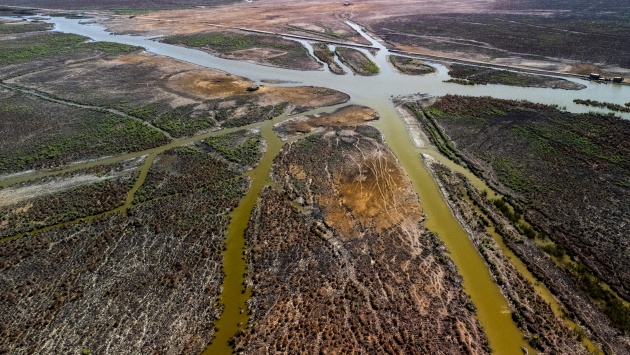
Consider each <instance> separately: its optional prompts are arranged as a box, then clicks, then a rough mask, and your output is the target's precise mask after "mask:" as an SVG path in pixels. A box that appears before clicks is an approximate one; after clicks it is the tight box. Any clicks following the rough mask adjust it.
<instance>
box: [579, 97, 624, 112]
mask: <svg viewBox="0 0 630 355" xmlns="http://www.w3.org/2000/svg"><path fill="white" fill-rule="evenodd" d="M573 102H575V103H576V104H578V105H585V106H592V107H601V108H607V109H609V110H611V111H618V112H626V113H627V112H630V102H628V103H627V104H625V106H626V107H624V106H622V105H618V104H613V103H610V102H601V101H595V100H581V99H575V100H573Z"/></svg>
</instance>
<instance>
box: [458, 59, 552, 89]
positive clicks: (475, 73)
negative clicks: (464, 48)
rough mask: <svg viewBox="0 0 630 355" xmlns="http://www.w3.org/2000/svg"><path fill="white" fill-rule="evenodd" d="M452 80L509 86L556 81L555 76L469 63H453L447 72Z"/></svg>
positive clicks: (469, 83)
mask: <svg viewBox="0 0 630 355" xmlns="http://www.w3.org/2000/svg"><path fill="white" fill-rule="evenodd" d="M448 75H450V76H451V77H452V79H449V80H446V82H453V83H457V84H462V85H475V84H479V85H486V84H501V85H510V86H534V87H535V86H544V85H545V84H546V83H548V82H549V81H558V80H559V79H556V78H547V77H543V76H539V75H532V74H525V73H517V72H512V71H507V70H498V69H492V68H485V67H477V66H470V65H461V64H453V65H451V68H450V70H449V72H448Z"/></svg>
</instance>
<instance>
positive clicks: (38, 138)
mask: <svg viewBox="0 0 630 355" xmlns="http://www.w3.org/2000/svg"><path fill="white" fill-rule="evenodd" d="M42 101H43V100H35V101H32V100H31V101H28V100H27V101H21V100H13V101H5V102H4V104H3V105H0V117H2V116H5V115H11V116H15V117H25V118H28V119H31V120H37V119H41V120H42V124H48V122H45V118H47V117H48V115H51V113H52V114H54V115H67V114H73V115H74V117H75V119H74V120H71V121H69V122H67V123H64V124H63V125H62V126H61V127H57V125H56V124H54V123H52V125H50V128H47V129H46V130H45V131H44V132H45V133H46V134H38V132H33V133H32V134H33V137H32V138H31V139H29V140H18V141H15V142H11V141H7V142H6V144H8V145H6V146H5V147H11V148H10V149H2V150H0V174H2V173H10V172H16V171H23V170H28V169H33V168H47V167H55V166H59V165H65V164H67V163H68V162H71V161H73V160H78V159H86V158H92V157H101V156H105V155H113V154H120V153H125V152H130V151H139V150H144V149H148V148H152V147H156V146H159V145H162V144H165V143H167V142H168V139H167V138H166V137H164V135H162V134H161V133H160V132H158V131H156V130H154V129H151V128H150V127H147V126H146V125H144V124H142V123H141V122H137V121H134V120H132V119H129V118H125V117H121V116H116V115H112V114H106V113H103V112H98V111H94V110H88V109H79V108H76V109H75V108H72V109H68V108H65V107H62V106H60V105H57V104H53V105H47V106H43V107H46V109H48V110H53V111H52V112H51V111H49V112H44V111H41V110H40V109H39V108H38V107H33V106H25V104H35V105H37V104H38V103H42V104H44V103H43V102H42ZM57 109H58V110H60V111H59V112H54V110H57ZM68 110H69V111H68ZM70 112H71V113H70ZM52 117H56V116H52ZM20 134H22V133H20Z"/></svg>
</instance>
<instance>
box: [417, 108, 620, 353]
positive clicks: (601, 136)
mask: <svg viewBox="0 0 630 355" xmlns="http://www.w3.org/2000/svg"><path fill="white" fill-rule="evenodd" d="M416 112H418V111H416ZM418 114H419V115H420V117H421V118H422V120H423V127H424V128H425V130H426V131H427V133H428V135H429V137H430V138H431V139H432V141H433V142H434V144H436V146H437V147H438V148H439V149H440V150H441V151H443V152H444V153H445V154H446V155H448V156H450V157H451V158H452V159H453V160H456V161H459V162H460V163H461V164H464V165H466V166H468V168H470V169H471V170H472V171H474V172H475V173H476V174H478V175H479V176H481V177H483V178H485V179H486V180H487V181H488V182H489V183H490V185H491V186H492V187H493V188H495V189H497V190H498V191H499V192H501V193H502V194H503V195H504V196H505V197H504V198H505V199H507V200H508V201H509V203H510V204H511V205H512V206H514V210H512V208H511V207H506V205H505V203H504V202H496V201H495V202H494V203H493V204H492V205H493V206H494V207H496V208H497V209H498V210H499V211H500V212H501V214H502V215H504V216H506V217H508V221H510V224H512V225H513V227H512V228H514V230H515V231H516V233H517V234H518V235H523V236H525V237H528V238H534V237H537V238H540V239H547V238H550V239H551V240H553V241H554V242H555V243H556V245H557V246H554V247H547V248H545V250H546V251H547V252H549V253H550V254H552V255H554V256H556V257H561V256H564V254H565V253H566V254H568V255H570V256H572V257H574V258H576V259H577V260H579V263H567V262H564V263H563V262H560V263H557V266H556V265H555V264H554V265H551V266H549V268H548V270H544V269H539V270H538V271H537V274H536V275H537V276H538V277H540V278H543V279H545V280H546V282H545V283H546V284H547V283H548V284H550V285H552V289H553V288H554V287H553V286H554V285H555V283H554V281H551V280H550V278H551V277H552V276H550V275H558V273H561V274H563V275H564V276H563V277H561V279H563V278H564V279H570V280H569V281H566V282H570V283H575V286H574V287H577V288H579V289H580V290H582V292H584V293H583V294H582V295H583V296H582V299H581V300H580V301H579V302H577V301H574V302H569V304H572V305H573V306H574V309H572V311H573V312H575V313H576V314H577V317H578V319H582V320H583V321H585V322H586V325H587V326H593V328H594V329H598V328H599V330H597V331H594V332H595V333H596V334H597V336H600V337H601V338H603V339H606V340H605V341H604V342H605V343H606V349H615V350H613V352H619V351H620V349H624V345H621V344H622V343H621V342H620V339H618V338H617V337H615V336H613V335H611V334H614V333H615V331H614V330H610V327H611V326H612V327H616V328H617V331H619V332H620V334H627V332H628V328H627V327H628V319H629V315H630V309H629V308H628V307H627V305H625V304H624V302H623V300H622V298H625V297H627V292H628V290H627V289H626V285H627V283H628V280H627V278H628V268H627V266H626V265H625V263H624V262H623V260H624V259H625V257H626V254H627V251H626V250H624V248H620V247H619V246H620V245H622V244H623V239H624V235H625V232H624V230H623V227H621V226H623V225H625V222H624V221H626V220H627V212H628V211H626V210H627V207H628V206H627V204H626V203H624V202H622V201H625V200H627V198H630V196H628V189H627V184H626V181H627V180H628V179H629V177H630V175H629V171H628V164H627V163H628V161H627V157H628V156H629V152H628V151H627V147H626V146H625V145H624V144H623V143H622V142H623V141H624V140H625V138H624V137H627V135H628V134H629V133H630V131H628V129H630V126H629V125H628V122H627V121H624V120H620V119H618V118H615V117H611V116H608V115H598V114H570V113H567V112H563V111H560V110H558V109H557V108H554V107H550V106H545V105H539V104H534V103H530V102H524V101H506V100H497V99H492V98H488V97H483V98H473V97H462V96H445V97H442V98H439V99H437V100H436V101H435V102H434V103H432V104H429V105H427V107H426V108H425V109H424V110H423V112H422V113H419V112H418ZM624 196H626V197H624ZM521 214H522V217H523V218H525V220H526V221H527V222H529V223H523V222H521V218H522V217H521V216H520V215H521ZM586 215H588V216H590V217H589V218H582V217H581V216H586ZM530 224H531V226H533V227H534V229H535V231H534V230H532V228H531V227H530V226H529V225H530ZM518 248H521V247H518ZM527 253H530V254H531V253H535V251H531V250H530V251H529V252H525V251H521V252H517V254H520V255H519V256H523V258H524V259H525V260H526V263H527V260H528V259H529V258H528V257H527ZM529 260H531V261H530V262H531V263H530V264H528V267H532V268H534V269H535V267H534V266H533V264H534V261H533V260H532V259H529ZM557 268H559V269H560V270H556V269H557ZM551 269H553V270H551ZM550 270H551V271H550ZM594 275H596V277H595V276H594ZM598 279H600V280H604V281H605V282H606V283H608V284H609V285H610V286H611V287H612V289H613V290H614V291H616V292H617V293H618V295H617V294H615V292H613V291H610V290H606V287H604V286H603V285H602V284H601V282H600V281H599V280H598ZM555 286H556V288H555V289H556V290H559V289H560V287H559V286H557V285H555ZM558 292H560V293H562V291H558ZM573 292H575V290H574V291H573ZM567 297H568V296H567ZM571 297H575V295H573V296H571ZM585 302H587V303H588V302H592V304H594V305H596V306H597V307H598V308H599V309H600V310H601V312H602V315H603V314H605V315H606V317H607V318H608V319H607V320H602V318H604V319H605V317H601V316H600V317H599V318H598V319H597V320H593V321H592V322H589V321H586V318H588V316H587V314H589V312H592V311H589V310H588V309H589V308H588V306H583V307H581V306H575V305H576V304H577V305H579V304H584V303H585ZM584 317H586V318H584ZM590 323H593V324H595V325H592V324H590ZM606 323H608V324H610V325H608V326H606ZM607 327H608V328H607ZM622 352H623V351H622Z"/></svg>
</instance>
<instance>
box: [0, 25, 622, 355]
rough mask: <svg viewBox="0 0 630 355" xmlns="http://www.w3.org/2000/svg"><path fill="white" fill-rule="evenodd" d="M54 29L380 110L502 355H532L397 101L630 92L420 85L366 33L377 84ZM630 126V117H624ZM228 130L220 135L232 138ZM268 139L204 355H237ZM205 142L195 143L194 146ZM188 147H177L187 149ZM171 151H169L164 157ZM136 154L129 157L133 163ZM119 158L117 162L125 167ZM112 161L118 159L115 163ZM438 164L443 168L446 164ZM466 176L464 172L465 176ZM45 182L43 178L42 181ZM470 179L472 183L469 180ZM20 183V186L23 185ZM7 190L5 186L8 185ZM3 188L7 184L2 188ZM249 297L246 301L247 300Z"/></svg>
mask: <svg viewBox="0 0 630 355" xmlns="http://www.w3.org/2000/svg"><path fill="white" fill-rule="evenodd" d="M48 22H51V23H54V24H55V30H58V31H61V32H69V33H75V34H80V35H84V36H88V37H90V38H92V39H94V40H99V41H112V42H119V43H125V44H131V45H136V46H142V47H145V48H146V49H147V51H149V52H152V53H155V54H160V55H164V56H167V57H171V58H175V59H179V60H183V61H186V62H190V63H193V64H197V65H201V66H205V67H210V68H215V69H220V70H224V71H226V72H229V73H231V74H234V75H239V76H243V77H247V78H250V79H252V80H255V81H262V80H265V79H267V80H269V79H271V80H282V81H285V82H290V83H289V84H282V85H286V86H291V85H315V86H321V87H328V88H331V89H335V90H339V91H342V92H345V93H347V94H349V95H350V96H351V98H352V101H351V103H355V104H359V105H365V106H369V107H372V108H373V109H375V110H376V111H377V112H378V113H379V115H380V117H381V119H380V120H379V121H377V122H375V123H374V126H375V127H377V128H378V129H380V130H381V132H382V133H383V136H384V138H385V141H386V142H387V144H388V145H389V147H390V148H391V149H392V151H393V153H394V154H395V155H396V157H397V158H398V160H399V162H400V164H401V165H402V167H403V169H404V170H405V171H406V172H407V174H408V176H409V177H410V179H411V181H412V183H413V186H414V188H415V190H416V191H417V193H418V195H419V197H420V201H421V204H422V207H423V209H424V213H425V215H426V217H427V220H426V222H425V226H426V227H427V228H428V229H430V230H431V231H433V232H436V233H437V234H438V236H439V237H440V238H441V239H442V240H443V241H444V243H445V244H446V246H447V248H448V249H449V251H450V253H451V254H450V255H451V258H452V259H453V261H454V262H455V264H456V266H457V268H458V270H459V272H460V274H461V275H462V276H463V279H464V289H465V291H466V293H467V294H468V295H469V296H470V297H471V299H472V301H473V303H474V304H475V306H476V307H477V316H478V319H479V321H480V323H481V325H482V326H483V328H484V329H485V331H486V333H487V335H488V338H489V340H490V346H491V348H492V350H493V351H494V352H495V353H497V354H519V353H520V352H521V348H528V349H529V350H530V353H533V350H532V349H531V348H530V347H529V346H528V345H527V344H526V343H525V342H524V340H523V334H522V333H521V332H520V331H519V329H518V328H517V327H516V325H515V324H514V322H513V321H512V319H511V312H510V308H509V307H508V304H507V301H506V300H505V298H504V297H503V296H502V294H501V293H500V291H499V287H498V286H497V285H496V284H495V283H494V282H493V281H492V278H491V276H490V273H489V270H488V269H487V267H486V265H485V263H484V262H483V259H482V258H481V256H480V255H479V253H478V252H477V250H476V248H475V247H474V245H473V243H472V242H471V240H470V239H469V238H468V235H467V234H466V233H465V231H464V230H463V229H462V228H461V226H460V225H459V223H458V221H457V220H456V219H455V217H454V216H453V215H452V213H451V211H450V209H449V207H448V205H447V203H446V202H445V201H444V199H443V197H442V195H441V193H440V191H439V188H438V186H437V184H436V182H435V181H434V180H433V178H432V176H431V175H430V174H429V172H428V171H427V170H426V168H425V167H424V165H423V163H422V161H421V159H420V149H418V148H416V147H415V146H414V144H413V142H412V140H411V139H410V137H409V135H408V134H407V127H406V125H405V123H404V122H403V121H402V120H401V119H400V117H398V114H397V112H396V110H395V108H394V105H393V103H392V102H391V97H392V96H400V95H410V94H415V93H428V94H430V95H434V96H440V95H444V94H461V95H471V96H485V95H489V96H493V97H496V98H501V99H518V100H521V99H526V100H530V101H533V102H539V103H544V104H557V105H559V106H563V107H566V108H567V110H569V111H571V112H587V111H591V110H593V111H601V112H607V111H606V110H599V109H594V108H590V107H584V106H579V105H575V104H574V103H573V99H575V98H581V99H593V100H599V101H606V102H612V103H617V104H624V103H625V102H627V98H628V97H630V87H622V86H617V85H599V84H595V83H591V82H588V81H583V80H578V79H569V80H572V81H576V82H580V83H582V84H584V85H586V89H584V90H581V91H567V90H555V89H541V88H520V87H509V86H501V85H484V86H473V87H471V86H459V85H456V84H450V83H444V82H443V81H444V80H445V79H448V78H449V77H448V74H447V70H446V68H445V67H444V66H442V65H435V67H436V68H437V69H438V71H437V73H435V74H431V75H426V76H422V77H414V76H409V75H402V74H399V73H397V72H396V71H395V70H393V69H392V68H391V66H389V64H388V62H387V56H388V55H389V53H388V51H387V49H386V48H385V47H384V46H382V44H380V43H379V42H378V41H376V40H374V39H373V38H371V37H369V36H368V35H367V34H365V33H364V32H363V31H362V30H361V29H360V28H359V27H358V26H356V25H354V24H350V25H351V26H352V27H353V28H354V29H355V30H357V31H358V32H359V33H361V34H362V35H363V36H364V37H365V38H366V39H368V40H369V41H370V42H371V43H372V44H373V45H374V46H375V47H378V48H380V50H379V52H378V53H377V54H376V56H374V57H373V59H374V61H375V62H376V63H377V65H378V66H379V67H380V68H381V73H380V74H379V75H377V76H374V77H361V76H355V75H343V76H337V75H334V74H332V73H330V72H329V71H294V70H287V69H280V68H270V67H264V66H260V65H256V64H252V63H246V62H236V61H231V60H225V59H220V58H216V57H213V56H211V55H209V54H207V53H205V52H201V51H198V50H193V49H188V48H182V47H176V46H172V45H168V44H164V43H160V42H156V41H151V40H149V39H148V38H145V37H139V36H126V35H121V36H119V35H109V33H107V32H105V31H104V28H103V27H100V26H94V25H90V26H86V25H81V24H80V23H79V20H72V19H64V18H52V19H50V20H48ZM621 116H622V117H624V118H630V114H625V115H621ZM227 132H228V130H225V131H222V132H220V133H221V134H223V133H227ZM262 134H263V138H265V139H266V141H267V144H268V150H267V153H266V154H265V155H264V157H263V160H262V161H261V163H260V165H259V166H258V167H257V168H255V169H254V170H252V171H251V172H250V174H249V176H250V178H251V179H252V187H251V189H250V191H249V192H248V193H247V195H246V196H245V197H244V199H243V200H242V201H241V203H240V204H239V206H238V208H237V209H235V210H234V212H233V214H232V221H231V223H230V226H229V229H228V240H227V247H228V248H227V252H226V254H225V274H226V277H225V282H224V285H223V286H224V288H223V294H222V303H223V305H224V312H223V315H222V317H221V319H220V320H219V321H218V322H217V327H218V329H219V330H218V332H217V333H216V338H215V340H214V341H213V343H212V346H211V347H210V348H208V349H207V350H206V352H205V354H223V353H229V352H230V351H231V349H230V347H229V344H228V343H227V342H228V340H229V338H230V337H231V336H232V335H234V333H236V331H237V330H238V329H239V328H240V327H242V326H244V325H245V324H246V322H247V311H246V308H245V307H246V306H245V301H246V300H247V298H248V297H249V295H248V294H247V291H246V290H245V287H244V286H243V281H244V278H243V274H244V273H245V261H244V259H243V258H244V255H243V250H244V249H243V248H244V234H243V233H244V231H245V228H246V226H247V222H248V219H249V215H250V214H251V211H252V209H253V208H254V205H255V203H256V199H257V197H258V195H259V193H260V191H261V189H262V188H263V186H264V185H265V184H267V183H268V179H269V169H270V168H271V163H272V161H273V158H274V157H275V155H276V154H277V153H278V152H279V150H280V148H281V146H282V142H281V141H280V140H279V139H278V137H277V136H276V135H275V134H274V133H273V131H272V122H267V123H265V124H263V125H262ZM193 139H194V140H198V139H201V138H200V137H194V138H192V139H191V141H192V140H193ZM181 144H182V141H177V142H174V143H171V144H170V145H168V146H165V147H166V148H168V147H169V146H171V145H173V146H174V145H181ZM164 150H165V149H164ZM158 151H163V147H160V148H156V149H155V150H149V151H146V152H143V154H146V153H155V152H158ZM424 151H430V154H431V155H433V156H436V157H441V155H440V154H439V153H437V152H435V151H432V150H431V149H429V148H424ZM137 154H138V153H133V154H129V155H128V156H129V157H133V156H136V155H137ZM119 158H120V157H117V158H116V161H118V160H120V159H119ZM112 159H113V158H112ZM439 160H441V161H443V160H444V158H443V157H441V158H439ZM461 169H462V168H458V170H461ZM44 174H45V173H44ZM469 174H470V173H468V174H467V175H469ZM18 179H19V178H18ZM473 182H474V183H475V185H476V186H478V187H479V186H481V184H480V180H479V179H476V180H473ZM3 183H6V182H3ZM0 185H1V184H0ZM244 291H245V293H243V292H244Z"/></svg>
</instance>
